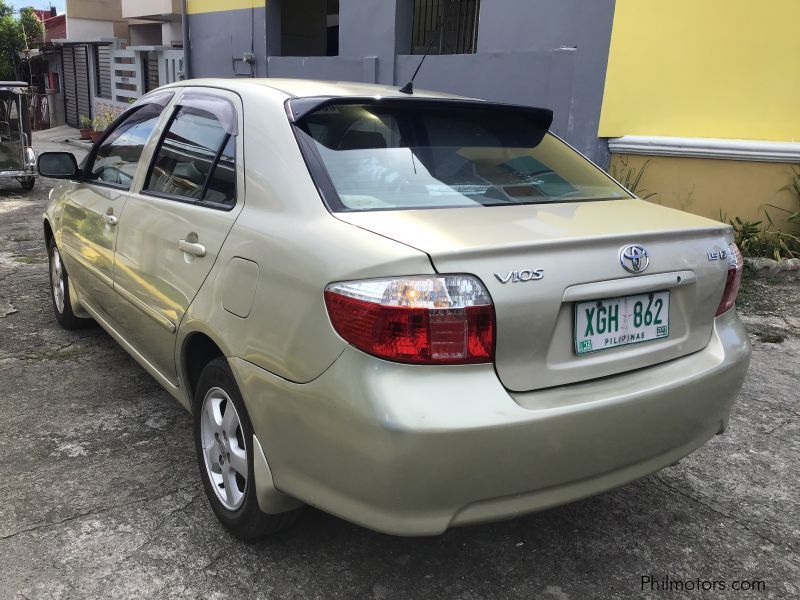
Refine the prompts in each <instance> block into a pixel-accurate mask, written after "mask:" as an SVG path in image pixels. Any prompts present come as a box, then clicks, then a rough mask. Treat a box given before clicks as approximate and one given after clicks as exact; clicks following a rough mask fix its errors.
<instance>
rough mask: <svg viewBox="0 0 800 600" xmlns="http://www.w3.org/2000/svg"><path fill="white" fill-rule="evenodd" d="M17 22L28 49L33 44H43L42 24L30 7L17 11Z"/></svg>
mask: <svg viewBox="0 0 800 600" xmlns="http://www.w3.org/2000/svg"><path fill="white" fill-rule="evenodd" d="M19 22H20V25H21V26H22V32H23V33H24V34H25V37H26V39H27V41H28V47H29V48H30V47H31V46H32V45H34V44H41V43H42V42H44V23H43V22H42V20H41V19H40V18H39V15H38V14H37V13H36V11H35V10H33V9H32V8H31V7H27V8H23V9H22V10H21V11H19Z"/></svg>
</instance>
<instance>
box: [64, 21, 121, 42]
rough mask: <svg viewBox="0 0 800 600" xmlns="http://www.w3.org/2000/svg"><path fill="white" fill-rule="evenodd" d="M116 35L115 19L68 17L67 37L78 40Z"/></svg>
mask: <svg viewBox="0 0 800 600" xmlns="http://www.w3.org/2000/svg"><path fill="white" fill-rule="evenodd" d="M110 37H114V21H99V20H97V19H77V18H72V17H67V38H69V39H70V40H76V41H88V40H99V39H100V38H110Z"/></svg>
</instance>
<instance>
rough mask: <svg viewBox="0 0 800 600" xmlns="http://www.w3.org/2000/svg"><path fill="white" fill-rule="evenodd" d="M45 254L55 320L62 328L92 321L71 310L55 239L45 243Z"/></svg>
mask: <svg viewBox="0 0 800 600" xmlns="http://www.w3.org/2000/svg"><path fill="white" fill-rule="evenodd" d="M47 256H48V264H49V271H50V299H51V300H52V301H53V312H54V313H55V315H56V321H58V323H59V325H61V327H63V328H64V329H83V328H84V327H88V326H90V325H92V324H93V323H94V320H93V319H84V318H82V317H77V316H75V313H74V312H72V303H71V301H70V295H69V275H68V274H67V268H66V267H65V266H64V262H63V261H62V259H61V253H60V252H59V250H58V246H56V241H55V239H53V238H51V239H50V241H49V242H48V244H47Z"/></svg>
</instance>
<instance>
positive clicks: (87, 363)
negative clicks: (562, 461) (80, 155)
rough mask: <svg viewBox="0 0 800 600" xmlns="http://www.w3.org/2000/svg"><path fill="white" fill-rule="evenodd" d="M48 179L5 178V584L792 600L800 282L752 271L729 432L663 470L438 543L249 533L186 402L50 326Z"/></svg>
mask: <svg viewBox="0 0 800 600" xmlns="http://www.w3.org/2000/svg"><path fill="white" fill-rule="evenodd" d="M40 140H41V137H40ZM50 141H51V142H52V141H53V140H50ZM56 146H57V144H55V143H54V144H53V147H56ZM50 183H51V182H50ZM50 183H48V182H47V181H39V182H38V183H37V185H36V188H35V189H34V190H33V192H31V193H29V194H27V195H24V196H23V195H22V194H21V193H20V189H19V187H18V186H17V185H16V184H14V183H7V184H3V187H2V189H0V473H2V483H3V487H2V501H0V598H3V599H4V598H28V599H34V598H142V597H154V598H155V597H158V598H161V597H165V598H167V597H168V598H223V597H227V596H229V595H230V596H233V597H240V598H334V597H336V598H374V599H382V598H398V599H405V598H461V599H465V600H467V599H469V600H475V599H479V598H486V599H490V598H492V599H493V598H544V599H550V600H566V599H575V600H579V599H584V598H637V597H649V598H683V597H707V598H727V597H730V598H750V597H752V598H791V597H800V494H798V481H799V480H800V416H799V415H798V412H799V410H800V409H799V407H800V381H799V380H798V373H800V307H799V306H798V305H800V302H798V299H799V298H800V284H799V283H793V282H791V281H789V280H785V281H782V282H780V283H778V284H769V285H767V284H763V283H761V282H758V281H756V282H751V283H749V284H748V286H747V289H746V290H745V293H744V294H743V296H742V311H743V315H744V317H745V318H746V320H747V322H748V323H749V326H750V327H751V329H752V331H753V345H754V353H753V361H752V366H751V368H750V373H749V376H748V379H747V382H746V384H745V387H744V391H743V393H742V396H741V398H740V400H739V402H738V404H737V405H736V407H735V410H734V413H733V416H732V419H731V422H730V429H729V430H728V432H727V433H726V434H725V435H724V436H719V437H716V438H715V439H713V440H712V441H711V442H710V443H709V444H708V445H707V446H706V447H705V448H703V449H701V450H699V451H698V452H697V453H695V454H694V455H693V456H691V457H689V458H687V459H686V460H684V461H683V462H682V463H680V464H679V465H677V466H674V467H671V468H669V469H666V470H665V471H663V472H661V473H659V474H658V475H656V476H653V477H650V478H648V479H646V480H643V481H639V482H636V483H633V484H630V485H627V486H625V487H623V488H620V489H617V490H615V491H612V492H608V493H606V494H603V495H601V496H599V497H595V498H591V499H587V500H584V501H582V502H578V503H575V504H572V505H570V506H565V507H562V508H557V509H554V510H549V511H546V512H542V513H539V514H534V515H530V516H527V517H524V518H521V519H518V520H514V521H507V522H502V523H497V524H490V525H482V526H475V527H468V528H463V529H456V530H452V531H449V532H448V533H446V534H445V535H442V536H440V537H434V538H422V539H404V538H394V537H389V536H385V535H381V534H377V533H373V532H371V531H367V530H365V529H362V528H360V527H357V526H355V525H351V524H350V523H347V522H345V521H342V520H339V519H337V518H334V517H332V516H328V515H326V514H324V513H322V512H319V511H317V510H313V509H306V510H305V513H304V515H303V516H302V517H301V519H300V521H299V523H298V524H297V526H295V527H294V528H293V529H291V530H290V531H287V532H285V533H283V534H280V535H278V536H275V537H273V538H270V539H268V540H267V541H263V542H260V543H256V544H245V543H242V542H239V541H237V540H235V539H232V538H231V537H229V536H228V535H227V534H226V533H225V531H223V529H222V528H221V527H220V526H219V525H218V524H217V521H216V520H215V518H214V516H213V514H212V513H211V510H210V509H209V507H208V504H207V502H206V499H205V496H204V495H203V491H202V488H201V486H200V483H199V479H198V472H197V467H196V463H195V459H194V454H193V446H192V440H191V432H190V418H189V415H188V414H187V413H185V412H184V411H183V410H182V409H181V408H180V407H179V406H178V405H177V404H176V403H175V402H174V401H173V400H172V399H171V398H170V397H169V396H168V395H167V393H166V392H164V391H162V390H161V389H160V388H159V387H158V385H156V383H155V382H154V381H153V380H152V379H151V378H150V377H149V376H148V375H147V374H146V373H145V372H144V371H143V370H142V369H141V368H140V367H139V366H138V365H137V364H136V363H135V362H134V361H133V359H131V358H130V357H128V355H127V354H125V352H124V351H122V350H121V349H120V348H119V347H118V346H117V345H116V344H115V343H114V342H113V340H112V339H111V338H110V337H109V336H108V335H106V334H105V333H104V332H103V331H102V330H101V329H99V328H96V327H95V328H90V329H86V330H83V331H80V332H68V331H64V330H61V329H60V328H59V327H58V326H57V325H56V322H55V320H54V318H53V315H52V308H51V302H50V296H49V289H48V283H47V279H48V276H47V264H46V252H45V248H44V245H43V241H42V232H41V212H42V209H43V208H44V206H45V203H46V201H47V193H48V189H49V187H50ZM531 458H532V459H533V458H535V457H531ZM645 576H647V577H651V578H652V581H653V582H654V583H655V584H656V585H655V586H654V587H651V585H649V584H646V585H645V589H644V590H642V577H645ZM664 578H669V579H671V580H673V581H677V580H681V581H683V582H691V583H692V585H693V587H697V586H700V587H701V588H702V587H703V586H705V585H706V582H715V581H716V582H717V584H715V586H714V587H715V588H716V591H703V592H696V591H693V592H667V591H659V587H658V586H659V585H663V584H664ZM698 580H699V581H698ZM734 581H744V582H750V583H749V584H748V585H750V586H751V587H754V588H756V589H755V590H750V591H746V592H742V591H732V590H731V587H732V586H733V582H734ZM719 582H722V583H723V585H725V589H724V590H721V589H720V586H719ZM758 582H763V584H761V583H758ZM684 585H686V586H688V583H686V584H684Z"/></svg>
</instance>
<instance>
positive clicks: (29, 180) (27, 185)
mask: <svg viewBox="0 0 800 600" xmlns="http://www.w3.org/2000/svg"><path fill="white" fill-rule="evenodd" d="M19 184H20V185H21V186H22V189H23V190H25V191H26V192H29V191H31V190H32V189H33V186H34V185H36V178H35V177H22V178H20V180H19Z"/></svg>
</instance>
